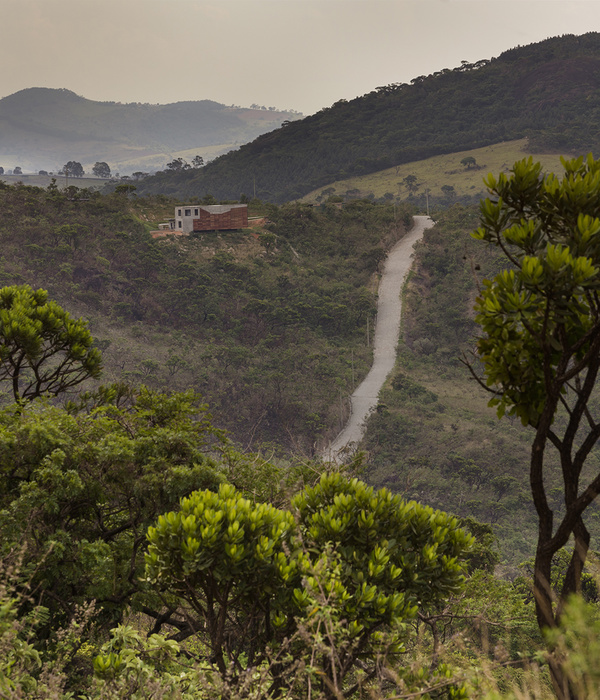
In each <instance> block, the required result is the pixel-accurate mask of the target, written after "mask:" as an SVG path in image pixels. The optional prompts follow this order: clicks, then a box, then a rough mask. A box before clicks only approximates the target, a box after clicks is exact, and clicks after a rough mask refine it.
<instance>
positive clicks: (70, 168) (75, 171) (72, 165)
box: [62, 160, 85, 177]
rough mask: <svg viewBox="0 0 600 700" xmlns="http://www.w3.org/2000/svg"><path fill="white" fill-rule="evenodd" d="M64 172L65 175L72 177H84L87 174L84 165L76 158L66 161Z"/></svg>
mask: <svg viewBox="0 0 600 700" xmlns="http://www.w3.org/2000/svg"><path fill="white" fill-rule="evenodd" d="M62 172H63V173H64V174H65V175H67V176H69V175H71V176H72V177H83V176H84V175H85V171H84V170H83V166H82V165H81V163H78V162H77V161H76V160H70V161H69V162H68V163H65V165H63V167H62Z"/></svg>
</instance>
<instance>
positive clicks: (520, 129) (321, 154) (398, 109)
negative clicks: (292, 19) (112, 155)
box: [140, 33, 600, 202]
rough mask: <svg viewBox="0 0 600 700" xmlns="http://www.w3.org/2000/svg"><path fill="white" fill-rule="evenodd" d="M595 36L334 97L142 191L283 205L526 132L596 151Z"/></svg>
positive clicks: (599, 105) (546, 142)
mask: <svg viewBox="0 0 600 700" xmlns="http://www.w3.org/2000/svg"><path fill="white" fill-rule="evenodd" d="M599 121H600V34H598V33H589V34H585V35H583V36H573V35H567V36H563V37H558V38H553V39H547V40H546V41H543V42H540V43H537V44H532V45H529V46H523V47H517V48H515V49H511V50H509V51H506V52H505V53H503V54H501V55H500V56H499V57H498V58H494V59H492V60H489V61H488V60H482V61H478V62H477V63H474V64H468V63H466V62H463V64H462V65H461V66H460V67H459V68H455V69H453V70H449V69H448V70H442V71H440V72H438V73H435V74H433V75H429V76H419V77H416V78H414V79H413V80H411V83H410V85H407V84H393V85H387V86H385V87H379V88H377V89H375V90H374V91H373V92H371V93H369V94H367V95H364V96H363V97H359V98H357V99H355V100H351V101H345V100H340V101H339V102H336V103H335V104H334V105H333V106H332V107H330V108H328V109H323V110H322V111H320V112H318V113H317V114H315V115H313V116H310V117H307V118H305V119H303V120H300V121H296V122H293V123H289V124H285V125H283V126H282V127H281V128H280V129H277V130H276V131H273V132H271V133H268V134H264V135H262V136H260V137H259V138H257V139H256V140H255V141H253V142H252V143H249V144H246V145H245V146H242V147H241V148H240V149H239V150H238V151H234V152H231V153H228V154H226V155H224V156H221V157H219V158H217V159H216V160H214V161H213V162H211V163H210V164H209V165H207V166H206V167H205V168H203V169H202V170H200V171H195V172H183V173H178V174H174V173H159V174H157V175H156V176H154V177H152V178H150V179H148V180H147V181H145V183H144V184H143V186H142V187H140V190H142V191H143V192H146V193H167V194H171V195H174V196H178V197H182V198H186V197H190V196H198V195H203V194H205V193H207V192H210V193H211V194H213V195H215V196H216V197H218V198H238V197H239V196H240V194H242V193H244V194H247V195H252V194H253V193H254V192H256V195H257V196H258V197H259V198H262V199H267V200H270V201H275V202H282V201H286V200H290V199H294V198H298V197H300V196H302V195H304V194H306V193H308V192H310V191H311V190H313V189H315V188H317V187H321V186H324V185H327V184H329V183H331V182H332V181H334V180H339V179H344V178H346V177H349V176H350V175H360V174H366V173H369V172H374V171H376V170H381V169H383V168H388V167H391V166H394V165H398V164H400V163H406V162H410V161H414V160H420V159H423V158H427V157H429V156H433V155H437V154H442V153H452V152H456V151H461V150H468V149H471V148H478V147H482V146H485V145H489V144H492V143H498V142H500V141H505V140H510V139H517V138H523V137H529V139H530V146H533V147H534V148H535V149H537V150H539V151H544V150H545V149H551V150H553V151H557V150H559V151H563V152H564V153H580V152H589V151H592V152H596V153H598V152H600V134H599V133H598V130H597V124H598V122H599Z"/></svg>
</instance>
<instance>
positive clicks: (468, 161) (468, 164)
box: [460, 156, 477, 170]
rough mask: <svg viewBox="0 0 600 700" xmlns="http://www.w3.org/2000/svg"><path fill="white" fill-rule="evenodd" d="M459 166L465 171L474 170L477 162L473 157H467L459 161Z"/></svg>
mask: <svg viewBox="0 0 600 700" xmlns="http://www.w3.org/2000/svg"><path fill="white" fill-rule="evenodd" d="M460 164H461V165H464V166H465V168H467V170H470V169H471V168H474V167H475V166H476V165H477V161H476V160H475V158H473V156H467V157H466V158H463V159H462V160H461V161H460Z"/></svg>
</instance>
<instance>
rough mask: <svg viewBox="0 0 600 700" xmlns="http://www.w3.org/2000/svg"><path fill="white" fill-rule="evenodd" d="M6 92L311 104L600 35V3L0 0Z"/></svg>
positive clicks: (307, 107)
mask: <svg viewBox="0 0 600 700" xmlns="http://www.w3.org/2000/svg"><path fill="white" fill-rule="evenodd" d="M0 18H1V19H0V50H1V52H2V56H3V59H4V60H3V62H4V66H5V67H4V70H3V71H2V72H1V73H0V97H5V96H7V95H10V94H12V93H14V92H17V91H19V90H23V89H25V88H29V87H50V88H67V89H69V90H72V91H74V92H76V93H77V94H78V95H81V96H83V97H86V98H88V99H91V100H100V101H116V102H150V103H160V104H166V103H169V102H178V101H181V100H203V99H209V100H215V101H216V102H221V103H223V104H226V105H231V104H235V105H239V106H250V105H251V104H258V105H264V106H266V107H271V106H272V107H276V108H278V109H294V110H297V111H299V112H302V113H303V114H305V115H308V114H312V113H314V112H317V111H318V110H319V109H321V108H323V107H329V106H330V105H331V104H333V103H334V102H336V101H337V100H340V99H352V98H354V97H357V96H359V95H363V94H365V93H367V92H370V91H371V90H374V89H375V88H376V87H378V86H381V85H387V84H390V83H397V82H410V80H412V79H413V78H415V77H417V76H419V75H428V74H430V73H433V72H435V71H438V70H442V69H444V68H454V67H456V66H458V65H460V63H461V61H468V62H469V63H472V62H475V61H478V60H480V59H484V58H493V57H496V56H498V55H499V54H500V53H502V52H503V51H505V50H507V49H510V48H514V47H515V46H517V45H521V46H522V45H525V44H531V43H534V42H537V41H542V40H543V39H546V38H548V37H552V36H560V35H562V34H584V33H586V32H590V31H598V32H600V0H0Z"/></svg>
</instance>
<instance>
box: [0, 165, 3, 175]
mask: <svg viewBox="0 0 600 700" xmlns="http://www.w3.org/2000/svg"><path fill="white" fill-rule="evenodd" d="M0 175H4V168H3V167H2V166H1V165H0Z"/></svg>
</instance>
